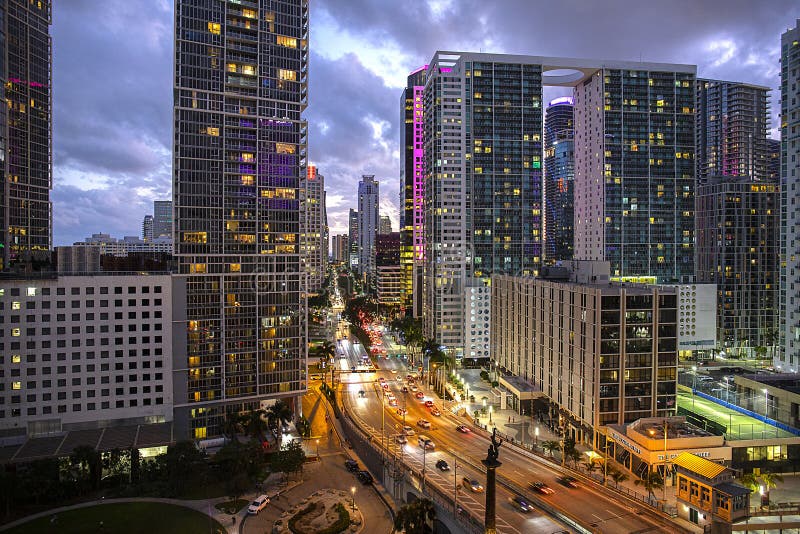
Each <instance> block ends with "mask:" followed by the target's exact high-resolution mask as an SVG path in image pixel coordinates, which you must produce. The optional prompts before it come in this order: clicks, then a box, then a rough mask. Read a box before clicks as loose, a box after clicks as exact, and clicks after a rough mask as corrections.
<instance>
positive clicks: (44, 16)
mask: <svg viewBox="0 0 800 534" xmlns="http://www.w3.org/2000/svg"><path fill="white" fill-rule="evenodd" d="M51 22H52V20H51V6H50V0H41V1H37V2H29V1H27V0H5V1H3V2H0V58H1V59H0V98H2V100H3V102H4V105H3V106H2V110H0V171H1V172H2V173H3V176H2V182H3V185H2V187H0V220H1V222H2V225H3V226H2V231H0V246H1V247H2V254H0V269H6V268H8V267H11V266H14V265H16V264H25V265H27V266H28V267H31V268H33V267H35V264H41V263H47V262H49V258H50V249H51V248H52V240H53V237H52V234H53V231H52V221H53V216H52V206H51V204H50V190H51V189H52V185H53V184H52V170H53V169H52V160H53V157H52V155H53V125H52V103H53V98H52V92H51V87H52V76H51V75H52V46H51V41H50V24H51Z"/></svg>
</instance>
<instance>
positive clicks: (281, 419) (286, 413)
mask: <svg viewBox="0 0 800 534" xmlns="http://www.w3.org/2000/svg"><path fill="white" fill-rule="evenodd" d="M266 415H267V422H268V423H269V427H270V429H272V430H273V432H274V433H275V437H277V436H278V435H279V432H278V430H280V428H279V427H281V426H283V425H285V424H286V423H288V422H289V421H291V420H292V418H293V416H294V412H292V408H291V407H290V406H289V405H288V404H286V403H285V402H284V401H283V400H279V401H277V402H276V403H275V404H273V405H272V406H270V407H269V408H267V410H266Z"/></svg>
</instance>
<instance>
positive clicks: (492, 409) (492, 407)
mask: <svg viewBox="0 0 800 534" xmlns="http://www.w3.org/2000/svg"><path fill="white" fill-rule="evenodd" d="M493 411H494V406H489V424H492V412H493Z"/></svg>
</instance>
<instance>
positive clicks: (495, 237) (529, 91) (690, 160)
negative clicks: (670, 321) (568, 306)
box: [423, 52, 696, 351]
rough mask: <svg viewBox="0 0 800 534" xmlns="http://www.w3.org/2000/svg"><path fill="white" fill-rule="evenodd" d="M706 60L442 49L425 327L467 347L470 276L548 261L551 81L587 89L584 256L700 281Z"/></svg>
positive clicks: (428, 131)
mask: <svg viewBox="0 0 800 534" xmlns="http://www.w3.org/2000/svg"><path fill="white" fill-rule="evenodd" d="M562 69H571V70H574V71H576V72H573V73H571V74H566V75H562V74H560V73H557V72H556V71H559V70H562ZM551 71H553V72H554V73H553V74H548V73H549V72H551ZM695 71H696V68H695V67H694V66H689V65H671V64H659V63H639V62H625V61H596V60H581V59H569V58H547V57H538V56H517V55H505V54H482V53H480V54H479V53H465V52H437V53H436V54H435V55H434V57H433V59H432V60H431V62H430V63H429V67H428V71H427V72H428V74H427V78H426V83H425V98H424V102H423V105H424V111H425V112H424V120H425V131H424V156H425V173H426V181H425V208H426V220H425V254H426V256H425V262H426V263H425V265H426V269H425V284H424V285H425V287H424V292H423V293H424V321H423V325H424V330H425V336H426V337H429V338H433V339H435V340H436V341H437V342H438V343H439V344H440V345H443V346H445V347H447V348H454V349H456V350H457V351H459V350H461V349H463V346H464V328H465V322H466V321H465V306H464V301H463V296H464V294H465V292H464V288H466V287H473V286H474V284H475V280H477V281H481V280H482V281H484V282H485V281H488V280H489V278H490V277H491V276H492V275H495V274H509V275H519V276H529V275H536V274H537V272H538V270H539V267H540V266H541V265H542V261H543V260H542V252H543V245H544V239H543V229H544V224H543V220H542V218H543V215H542V196H543V195H542V164H543V160H544V155H545V154H544V150H543V142H542V138H541V137H542V131H543V106H542V87H543V86H546V85H555V86H567V87H574V90H573V94H574V127H575V133H574V139H575V141H574V146H575V164H574V165H575V178H574V199H575V202H574V210H575V217H574V222H575V224H574V235H575V245H574V246H575V248H574V253H573V256H574V257H575V258H580V259H592V260H605V261H609V262H610V264H611V269H612V271H611V274H612V276H614V277H618V278H623V277H630V276H635V277H641V276H647V277H650V279H654V280H657V281H659V282H676V281H677V282H680V281H689V280H690V279H691V278H692V275H693V271H694V266H693V248H692V244H693V232H694V222H693V215H694V214H693V212H694V207H693V202H694V197H693V193H694V177H695V171H694V116H695V110H694V99H695V89H694V84H695Z"/></svg>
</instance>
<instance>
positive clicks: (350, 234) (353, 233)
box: [347, 208, 358, 270]
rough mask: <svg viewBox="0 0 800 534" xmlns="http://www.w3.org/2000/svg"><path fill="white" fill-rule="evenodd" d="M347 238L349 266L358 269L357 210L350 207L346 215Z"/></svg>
mask: <svg viewBox="0 0 800 534" xmlns="http://www.w3.org/2000/svg"><path fill="white" fill-rule="evenodd" d="M347 238H348V246H349V249H350V258H349V260H348V261H349V262H350V267H351V268H353V269H356V270H358V211H356V210H354V209H353V208H350V213H349V215H348V217H347Z"/></svg>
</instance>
